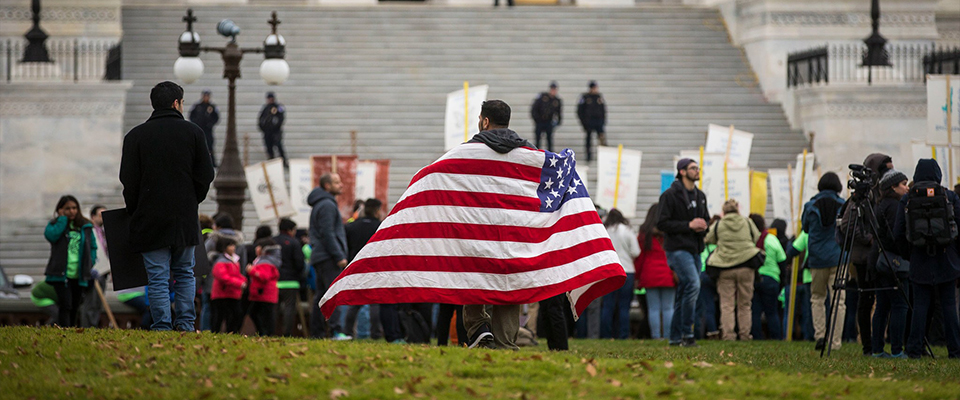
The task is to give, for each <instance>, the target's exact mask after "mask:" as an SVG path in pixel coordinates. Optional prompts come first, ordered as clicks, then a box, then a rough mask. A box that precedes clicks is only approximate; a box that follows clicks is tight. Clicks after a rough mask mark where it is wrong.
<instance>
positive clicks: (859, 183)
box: [847, 164, 877, 200]
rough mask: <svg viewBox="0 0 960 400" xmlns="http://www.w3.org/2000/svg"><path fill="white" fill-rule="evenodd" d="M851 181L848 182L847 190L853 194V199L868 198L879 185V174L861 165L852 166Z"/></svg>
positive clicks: (850, 167) (849, 166)
mask: <svg viewBox="0 0 960 400" xmlns="http://www.w3.org/2000/svg"><path fill="white" fill-rule="evenodd" d="M847 168H849V169H850V180H849V181H847V188H849V189H850V190H851V191H852V192H853V199H855V200H856V199H863V198H866V197H867V196H868V195H869V193H870V192H871V191H872V190H873V187H874V186H876V185H877V173H876V172H874V171H873V170H872V169H870V168H867V167H866V166H864V165H860V164H850V165H848V166H847Z"/></svg>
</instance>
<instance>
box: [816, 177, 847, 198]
mask: <svg viewBox="0 0 960 400" xmlns="http://www.w3.org/2000/svg"><path fill="white" fill-rule="evenodd" d="M817 190H819V191H821V192H822V191H824V190H832V191H834V192H837V193H840V192H842V191H843V184H842V183H840V177H839V176H837V174H835V173H833V172H827V173H825V174H823V176H822V177H821V178H820V182H819V183H817Z"/></svg>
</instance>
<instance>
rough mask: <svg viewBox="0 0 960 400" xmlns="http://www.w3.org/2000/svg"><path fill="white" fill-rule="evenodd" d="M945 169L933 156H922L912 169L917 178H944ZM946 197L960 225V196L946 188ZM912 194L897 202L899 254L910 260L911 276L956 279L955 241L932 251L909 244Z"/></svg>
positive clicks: (959, 258)
mask: <svg viewBox="0 0 960 400" xmlns="http://www.w3.org/2000/svg"><path fill="white" fill-rule="evenodd" d="M942 179H943V173H942V172H940V166H939V165H938V164H937V162H936V161H934V160H931V159H921V160H920V162H918V163H917V169H916V171H915V172H914V173H913V181H914V182H941V181H942ZM944 192H946V195H947V201H949V202H950V205H952V206H953V215H954V219H955V220H956V221H957V225H960V196H958V195H957V194H956V193H954V192H953V191H952V190H949V189H945V190H944ZM908 197H909V195H906V196H903V198H901V199H900V203H899V204H898V205H897V220H896V223H895V225H894V228H893V237H894V239H895V240H896V241H897V243H900V244H901V246H902V247H901V250H900V254H901V255H902V256H903V257H905V258H908V259H909V260H910V280H911V281H912V282H915V283H919V284H922V285H934V284H938V283H944V282H950V281H955V280H957V278H960V249H958V248H957V247H958V243H957V242H956V241H954V243H951V244H950V245H948V246H946V247H944V248H942V249H935V250H934V251H933V254H929V253H928V251H927V250H928V249H926V248H922V247H915V246H910V245H909V243H910V242H908V241H907V226H906V220H905V216H906V215H905V208H906V206H907V199H908Z"/></svg>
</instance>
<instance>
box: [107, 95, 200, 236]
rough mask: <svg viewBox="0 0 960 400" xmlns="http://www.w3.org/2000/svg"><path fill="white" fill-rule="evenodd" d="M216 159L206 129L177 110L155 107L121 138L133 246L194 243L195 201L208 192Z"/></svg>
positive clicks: (196, 226) (196, 230)
mask: <svg viewBox="0 0 960 400" xmlns="http://www.w3.org/2000/svg"><path fill="white" fill-rule="evenodd" d="M212 181H213V163H212V161H211V160H210V153H209V152H208V151H207V144H206V139H205V138H204V135H203V130H202V129H200V127H199V126H197V125H196V124H194V123H192V122H190V121H185V120H184V119H183V115H182V114H180V112H179V111H177V110H174V109H166V110H155V111H154V112H153V115H151V116H150V119H148V120H147V122H144V123H142V124H140V125H138V126H136V127H135V128H133V129H131V130H130V132H129V133H127V135H126V136H125V137H124V138H123V155H122V157H121V160H120V183H122V184H123V200H124V202H125V203H126V205H127V212H128V213H130V215H131V219H130V246H131V248H132V250H133V251H136V252H146V251H151V250H158V249H162V248H167V247H186V246H194V245H196V244H197V243H198V242H199V240H200V222H199V220H198V219H197V215H198V214H197V205H198V204H200V202H201V201H203V199H204V198H206V197H207V191H208V190H210V182H212Z"/></svg>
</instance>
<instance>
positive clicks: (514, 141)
mask: <svg viewBox="0 0 960 400" xmlns="http://www.w3.org/2000/svg"><path fill="white" fill-rule="evenodd" d="M467 143H483V144H485V145H487V147H490V148H491V149H493V151H496V152H497V153H500V154H507V153H509V152H510V150H513V149H515V148H517V147H529V148H531V149H536V148H537V147H536V146H534V145H532V144H530V142H528V141H527V140H526V139H524V138H521V137H520V135H517V133H516V132H514V131H511V130H509V129H507V128H503V129H493V130H489V131H483V132H480V133H478V134H476V135H474V136H473V138H471V139H470V141H469V142H467Z"/></svg>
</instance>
